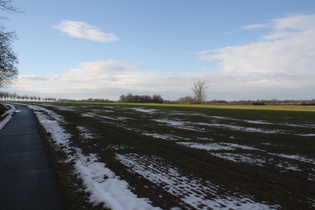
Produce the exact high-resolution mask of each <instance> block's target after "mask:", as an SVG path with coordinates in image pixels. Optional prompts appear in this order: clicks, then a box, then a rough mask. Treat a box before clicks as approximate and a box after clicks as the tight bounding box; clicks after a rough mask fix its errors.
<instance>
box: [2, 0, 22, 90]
mask: <svg viewBox="0 0 315 210" xmlns="http://www.w3.org/2000/svg"><path fill="white" fill-rule="evenodd" d="M10 3H11V1H10V0H0V10H9V11H17V9H16V8H15V7H13V6H11V5H10ZM13 39H16V35H15V33H14V32H7V31H5V29H4V27H3V26H0V87H3V86H5V85H7V84H8V83H10V82H11V81H12V80H13V79H15V78H16V77H17V75H18V69H17V64H18V60H17V57H16V55H15V53H14V52H13V50H12V46H11V44H12V41H13Z"/></svg>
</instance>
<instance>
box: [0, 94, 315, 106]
mask: <svg viewBox="0 0 315 210" xmlns="http://www.w3.org/2000/svg"><path fill="white" fill-rule="evenodd" d="M0 100H3V101H9V100H10V101H43V102H103V103H109V102H115V101H112V100H109V99H107V98H106V99H103V98H88V99H81V100H74V99H65V98H63V99H57V98H51V97H38V96H29V95H18V94H16V93H9V92H3V91H0ZM118 102H123V103H167V104H193V103H195V100H194V98H192V97H190V96H186V97H180V98H179V99H178V100H176V101H167V100H164V99H163V98H162V97H161V96H160V95H153V96H149V95H132V94H131V93H128V94H127V95H121V96H120V98H119V101H118ZM204 104H217V105H257V106H259V105H293V106H315V99H311V100H277V99H271V100H239V101H226V100H212V101H205V102H204Z"/></svg>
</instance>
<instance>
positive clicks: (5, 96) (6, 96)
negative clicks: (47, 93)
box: [0, 91, 57, 102]
mask: <svg viewBox="0 0 315 210" xmlns="http://www.w3.org/2000/svg"><path fill="white" fill-rule="evenodd" d="M0 99H1V100H4V101H8V100H11V101H46V102H53V101H57V99H56V98H51V97H46V98H41V97H39V96H29V95H18V94H16V93H9V92H4V91H0Z"/></svg>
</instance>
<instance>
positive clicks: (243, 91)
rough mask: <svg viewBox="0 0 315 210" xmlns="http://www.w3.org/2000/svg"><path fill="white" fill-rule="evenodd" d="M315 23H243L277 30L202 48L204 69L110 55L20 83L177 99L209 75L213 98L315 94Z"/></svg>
mask: <svg viewBox="0 0 315 210" xmlns="http://www.w3.org/2000/svg"><path fill="white" fill-rule="evenodd" d="M68 23H69V22H65V24H61V25H64V26H62V27H61V26H60V28H65V31H68V33H69V34H72V36H78V37H80V36H81V37H83V36H85V38H86V37H88V35H87V34H89V33H87V32H84V33H83V32H82V31H84V30H83V29H82V28H86V29H87V30H89V28H90V27H89V26H86V25H85V23H79V24H78V27H77V28H75V27H74V25H76V24H77V22H75V23H74V24H73V25H72V23H73V21H70V24H69V25H72V26H71V27H69V28H67V27H66V26H67V25H68ZM314 23H315V16H312V15H299V16H291V17H287V18H281V19H274V20H272V21H270V22H269V23H266V24H254V25H249V26H243V27H242V30H255V29H260V28H262V27H264V28H269V30H270V31H271V32H270V33H269V34H264V35H262V36H261V37H260V38H259V39H258V40H257V41H255V42H252V43H247V44H244V45H238V46H227V47H222V48H218V49H210V50H204V51H200V52H197V53H196V54H197V55H198V58H199V60H200V61H202V63H203V64H204V65H205V67H204V68H202V69H200V71H191V72H172V71H163V70H155V69H154V68H153V67H151V66H148V65H146V64H139V63H133V62H130V61H119V60H105V61H97V62H81V63H79V64H78V66H77V67H76V68H71V69H68V70H67V71H65V72H64V73H62V74H59V75H50V76H41V75H21V76H20V82H19V85H20V87H22V88H24V89H25V90H28V91H31V92H36V93H39V92H41V93H43V94H46V95H47V94H50V93H51V94H55V95H56V97H58V98H61V97H66V98H89V97H106V98H110V99H113V100H117V99H118V98H119V96H120V95H122V94H126V93H133V94H150V95H151V94H161V95H162V97H164V98H165V99H170V100H176V99H178V98H179V97H181V96H186V95H189V94H190V95H191V94H192V92H191V87H192V84H193V82H194V81H196V80H198V79H206V80H207V81H208V85H209V90H208V93H207V95H208V99H209V100H211V99H224V100H242V99H244V100H246V99H254V100H255V99H272V98H277V99H313V98H314V97H315V96H314V92H315V63H314V61H315V39H314V37H315V24H314ZM82 25H83V26H82ZM93 29H94V28H93V27H92V28H91V30H92V31H93ZM95 30H96V29H95ZM85 31H86V30H85ZM96 31H97V30H96ZM76 32H78V34H76ZM91 33H93V32H91ZM95 34H98V32H95ZM90 37H92V36H90ZM96 37H98V36H96ZM94 38H95V37H94ZM95 39H96V38H95ZM97 39H99V40H103V41H104V39H105V40H107V41H108V40H115V39H114V38H113V39H106V38H104V36H102V33H101V32H100V35H99V38H97ZM207 62H218V69H215V70H212V71H210V70H208V69H209V68H207V67H206V65H207Z"/></svg>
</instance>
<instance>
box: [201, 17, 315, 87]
mask: <svg viewBox="0 0 315 210" xmlns="http://www.w3.org/2000/svg"><path fill="white" fill-rule="evenodd" d="M314 23H315V16H314V15H309V16H307V15H301V16H292V17H288V18H282V19H275V20H272V21H271V24H269V25H270V26H271V27H272V29H273V31H272V33H270V34H268V35H264V36H262V37H261V39H260V40H259V41H257V42H253V43H248V44H245V45H241V46H228V47H223V48H219V49H214V50H205V51H200V52H198V53H197V54H198V55H199V57H200V60H204V61H213V60H215V61H218V62H219V66H220V67H219V70H218V72H220V73H223V74H226V75H234V76H237V77H248V78H252V81H253V83H254V82H259V81H262V80H264V81H265V84H268V85H271V86H272V87H279V86H281V85H280V84H279V83H278V80H283V81H289V82H290V83H291V86H295V85H297V84H298V85H303V84H302V80H300V79H301V77H308V78H309V79H314V77H315V71H314V67H315V65H314V60H315V39H314V37H315V24H314ZM260 26H261V27H262V26H264V25H251V26H247V27H245V28H247V29H248V28H252V29H253V28H259V27H260ZM266 75H268V76H270V75H278V77H277V80H272V79H271V77H269V78H268V77H266ZM279 75H282V77H280V76H279ZM288 75H293V76H296V78H299V79H296V80H290V77H287V76H288ZM303 81H304V82H305V80H304V79H303ZM312 81H313V80H312ZM257 84H258V83H257ZM308 84H309V82H307V83H305V84H304V85H305V86H306V85H308ZM253 85H254V84H253ZM253 87H254V86H253ZM265 87H267V85H266V86H265ZM282 87H287V84H286V83H285V82H284V83H283V86H282Z"/></svg>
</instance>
